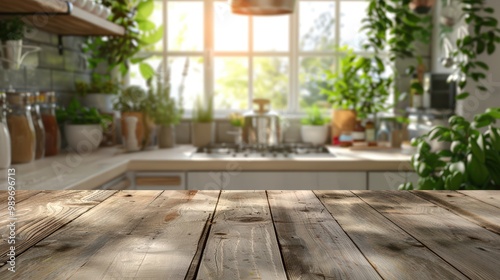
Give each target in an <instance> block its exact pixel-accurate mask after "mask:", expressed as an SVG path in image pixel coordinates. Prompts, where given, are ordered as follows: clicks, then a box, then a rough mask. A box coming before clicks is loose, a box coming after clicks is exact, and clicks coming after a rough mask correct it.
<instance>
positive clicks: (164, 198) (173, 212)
mask: <svg viewBox="0 0 500 280" xmlns="http://www.w3.org/2000/svg"><path fill="white" fill-rule="evenodd" d="M218 196H219V192H218V191H216V192H213V191H200V192H198V191H190V192H186V191H165V192H163V193H162V195H161V196H159V197H158V198H157V199H155V200H154V201H153V202H152V203H151V204H149V205H147V207H145V208H143V209H142V211H139V212H138V213H137V215H136V217H134V218H133V219H136V220H138V221H139V223H138V224H137V226H136V227H135V228H134V229H132V230H131V231H130V232H127V233H123V234H119V235H115V237H114V238H113V239H112V240H110V241H109V242H107V243H106V244H105V245H104V246H103V247H102V248H100V249H99V250H98V251H97V252H96V254H95V255H94V256H92V257H91V258H90V259H89V260H88V261H87V262H86V263H85V264H84V265H83V266H82V267H81V268H79V269H78V270H77V271H76V272H75V273H74V274H73V275H72V276H71V278H70V279H112V278H113V279H123V278H127V277H134V278H136V279H155V278H156V279H157V278H161V279H184V277H185V276H186V274H187V272H188V270H189V268H190V265H191V262H192V260H193V257H194V256H195V254H196V252H197V248H198V240H199V239H200V238H201V235H202V233H203V229H204V228H205V224H206V222H207V220H208V219H209V218H210V216H211V215H212V214H213V212H214V210H215V206H216V203H217V199H218Z"/></svg>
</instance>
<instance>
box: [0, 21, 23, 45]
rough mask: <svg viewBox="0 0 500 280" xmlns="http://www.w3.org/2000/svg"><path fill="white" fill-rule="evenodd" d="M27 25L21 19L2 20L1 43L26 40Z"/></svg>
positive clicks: (0, 23)
mask: <svg viewBox="0 0 500 280" xmlns="http://www.w3.org/2000/svg"><path fill="white" fill-rule="evenodd" d="M24 29H25V24H24V22H23V21H22V20H21V18H20V17H15V18H12V19H3V20H0V41H2V42H5V41H10V40H13V41H16V40H22V39H23V38H24Z"/></svg>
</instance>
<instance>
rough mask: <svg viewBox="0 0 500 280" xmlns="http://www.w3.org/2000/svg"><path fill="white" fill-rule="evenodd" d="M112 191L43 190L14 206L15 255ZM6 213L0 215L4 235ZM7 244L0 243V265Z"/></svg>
mask: <svg viewBox="0 0 500 280" xmlns="http://www.w3.org/2000/svg"><path fill="white" fill-rule="evenodd" d="M113 193H114V191H46V192H43V193H40V194H39V195H36V196H32V197H31V198H29V199H27V200H25V201H24V203H20V204H16V218H17V221H16V243H15V247H16V254H17V255H20V254H21V253H22V252H24V251H25V250H27V249H28V248H30V247H31V246H33V245H35V244H36V243H37V242H39V241H40V240H42V239H44V238H45V237H47V236H49V235H50V234H52V233H53V232H55V231H56V230H58V229H59V228H61V227H63V226H64V225H66V224H68V223H69V222H71V221H72V220H73V219H75V218H77V217H79V216H80V215H82V214H83V213H85V212H87V211H88V210H90V209H92V208H93V207H94V206H96V205H98V204H99V203H101V202H102V201H103V200H105V199H106V198H108V197H109V196H111V195H113ZM10 222H11V221H10V220H9V214H8V212H7V211H2V212H0V232H1V234H2V236H7V235H8V227H7V225H8V224H9V223H10ZM10 246H11V244H8V243H7V242H2V243H1V244H0V263H4V262H5V261H6V260H7V259H8V257H7V253H8V251H9V248H10Z"/></svg>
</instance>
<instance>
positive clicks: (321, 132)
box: [300, 125, 328, 145]
mask: <svg viewBox="0 0 500 280" xmlns="http://www.w3.org/2000/svg"><path fill="white" fill-rule="evenodd" d="M300 135H301V136H302V142H304V143H311V144H314V145H323V144H325V142H326V138H327V137H328V126H327V125H322V126H315V125H303V126H301V127H300Z"/></svg>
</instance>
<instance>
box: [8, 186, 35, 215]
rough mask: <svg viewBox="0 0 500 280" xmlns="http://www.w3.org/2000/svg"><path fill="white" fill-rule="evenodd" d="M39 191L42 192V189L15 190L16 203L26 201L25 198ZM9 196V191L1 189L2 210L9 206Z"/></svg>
mask: <svg viewBox="0 0 500 280" xmlns="http://www.w3.org/2000/svg"><path fill="white" fill-rule="evenodd" d="M39 193H40V191H26V190H22V191H19V190H17V191H16V192H15V195H14V198H15V202H16V204H18V203H20V202H21V201H24V200H26V199H28V198H30V197H32V196H35V195H37V194H39ZM8 198H9V194H8V193H7V191H0V209H1V210H3V209H5V208H7V207H8V204H7V202H8Z"/></svg>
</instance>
